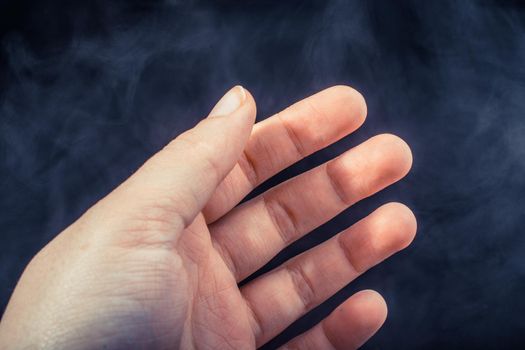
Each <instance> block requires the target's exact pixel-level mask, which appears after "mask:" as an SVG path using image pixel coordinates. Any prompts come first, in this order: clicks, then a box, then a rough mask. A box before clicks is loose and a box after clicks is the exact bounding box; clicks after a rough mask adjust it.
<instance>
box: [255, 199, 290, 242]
mask: <svg viewBox="0 0 525 350" xmlns="http://www.w3.org/2000/svg"><path fill="white" fill-rule="evenodd" d="M262 199H263V203H264V206H265V208H266V211H267V212H268V215H269V216H270V218H271V220H272V222H273V225H274V226H275V228H276V229H277V232H278V233H279V235H280V236H281V240H282V241H283V243H284V245H285V246H287V245H288V244H290V243H291V242H293V241H295V239H296V238H297V236H298V234H299V229H298V225H297V221H296V219H295V215H294V214H293V212H292V211H291V209H290V208H289V207H288V206H287V205H285V204H283V203H281V202H280V201H279V200H277V199H274V200H271V199H267V198H266V196H265V195H263V196H262Z"/></svg>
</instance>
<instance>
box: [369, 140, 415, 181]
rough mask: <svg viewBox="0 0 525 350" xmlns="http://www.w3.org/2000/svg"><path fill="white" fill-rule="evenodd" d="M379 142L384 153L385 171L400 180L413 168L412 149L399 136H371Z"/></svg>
mask: <svg viewBox="0 0 525 350" xmlns="http://www.w3.org/2000/svg"><path fill="white" fill-rule="evenodd" d="M371 141H372V142H375V143H378V144H379V145H380V146H379V147H380V149H381V150H383V151H384V152H385V153H384V155H383V156H384V160H385V161H384V162H383V169H382V171H383V173H384V174H385V175H387V176H389V177H390V178H392V179H395V180H399V179H402V178H403V177H404V176H406V175H407V174H408V172H409V171H410V169H411V168H412V162H413V158H412V150H411V149H410V146H409V145H408V144H407V143H406V142H405V141H404V140H403V139H402V138H400V137H399V136H396V135H393V134H381V135H377V136H374V137H372V138H371Z"/></svg>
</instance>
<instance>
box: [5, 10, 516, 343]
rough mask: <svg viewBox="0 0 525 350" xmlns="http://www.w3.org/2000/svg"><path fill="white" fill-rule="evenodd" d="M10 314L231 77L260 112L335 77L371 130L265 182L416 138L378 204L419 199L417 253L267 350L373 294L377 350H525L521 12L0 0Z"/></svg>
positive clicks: (329, 229)
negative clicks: (60, 243) (353, 95)
mask: <svg viewBox="0 0 525 350" xmlns="http://www.w3.org/2000/svg"><path fill="white" fill-rule="evenodd" d="M0 4H1V5H0V45H1V46H0V48H1V51H0V232H1V233H0V234H1V247H0V278H1V291H0V308H1V309H3V308H4V307H5V305H6V303H7V301H8V298H9V295H10V294H11V292H12V290H13V288H14V286H15V283H16V280H17V278H18V277H19V275H20V274H21V272H22V270H23V267H24V266H25V264H27V262H28V261H29V259H30V258H31V257H32V256H33V255H34V254H35V253H36V252H37V251H38V250H39V249H40V248H41V247H42V246H43V245H44V244H46V243H47V242H48V241H49V240H51V239H52V238H53V237H54V236H55V235H56V234H57V233H58V232H60V231H61V230H62V229H63V228H64V227H66V226H67V225H69V224H70V223H71V222H72V221H74V220H75V218H77V217H78V216H79V215H81V213H82V212H83V211H85V210H86V209H87V208H88V207H89V206H91V205H92V204H93V203H94V202H95V201H96V200H97V199H99V198H101V197H102V196H104V195H105V194H107V193H108V192H109V191H110V190H111V189H112V188H113V187H114V186H116V185H117V184H119V183H120V182H121V181H123V180H124V179H125V178H126V177H127V176H129V174H130V173H131V172H132V171H133V170H135V169H136V168H137V167H138V166H139V165H140V164H141V163H142V162H143V161H144V160H145V159H147V158H148V156H150V155H151V154H152V153H153V152H155V151H156V150H158V149H160V148H161V147H162V146H163V145H164V144H166V143H167V142H168V141H169V140H170V139H172V138H173V137H174V136H176V135H177V134H179V133H180V132H181V131H183V130H185V129H187V128H189V127H191V126H192V125H194V124H195V123H196V122H197V121H198V120H199V119H200V118H202V117H203V116H204V115H206V113H207V112H208V111H209V110H210V108H211V107H212V105H213V104H214V103H215V101H216V100H217V99H218V98H219V97H220V96H221V95H222V93H223V92H225V91H226V90H227V89H228V88H229V87H231V86H233V85H234V84H238V83H240V84H242V85H243V86H245V87H246V88H248V89H249V90H250V91H251V92H252V93H253V95H254V97H255V99H256V101H257V103H258V119H259V120H260V119H263V118H265V117H267V116H269V115H271V114H272V113H275V112H277V111H278V110H280V109H281V108H283V107H285V106H287V105H288V104H290V103H291V102H293V101H295V100H298V99H300V98H303V97H305V96H307V95H309V94H311V93H314V92H315V91H317V90H320V89H322V88H325V87H328V86H330V85H334V84H348V85H352V86H354V87H355V88H357V89H358V90H360V91H361V92H362V93H363V94H364V95H365V97H366V99H367V102H368V111H369V117H368V119H367V122H366V123H365V126H364V127H363V128H362V129H360V130H359V131H358V132H357V133H355V134H354V135H352V136H350V137H349V138H347V139H345V140H343V141H341V142H339V143H337V144H336V145H334V146H332V147H330V148H328V149H326V150H323V151H321V152H318V153H317V154H315V155H313V156H311V157H309V158H308V159H306V160H304V161H302V162H300V163H299V164H298V165H296V166H294V167H293V168H291V169H288V170H287V171H285V172H283V173H282V174H280V175H279V176H278V177H277V178H276V179H273V180H271V181H269V183H268V184H266V185H265V186H263V188H267V187H268V186H270V185H272V184H274V183H276V182H278V181H279V180H281V179H283V178H287V177H289V176H292V175H295V174H298V173H299V172H301V171H303V170H305V169H308V168H310V167H312V166H314V165H316V164H320V163H321V162H322V161H323V160H326V159H327V158H329V157H333V156H335V155H337V154H339V153H341V152H343V151H344V150H346V149H347V148H348V147H351V146H353V145H356V144H358V143H359V142H362V141H363V140H365V139H366V138H368V137H370V136H372V135H374V134H377V133H382V132H392V133H395V134H397V135H399V136H401V137H403V138H404V139H405V140H407V142H408V143H409V144H410V145H411V146H412V150H413V153H414V167H413V170H412V172H411V174H410V175H409V176H408V177H407V178H406V179H405V180H403V181H402V182H401V183H399V184H396V185H395V186H393V187H392V188H390V189H388V190H387V191H384V192H382V193H380V194H378V195H376V196H374V197H372V198H369V199H367V200H365V201H363V202H361V203H359V204H358V205H357V206H355V207H354V208H351V209H349V210H347V211H345V212H344V213H343V214H341V215H340V216H339V217H337V218H336V219H334V220H332V221H331V222H329V223H328V224H326V225H324V226H323V227H321V228H320V229H318V230H316V231H315V232H314V233H312V234H311V235H309V236H308V237H306V238H304V239H303V240H301V241H299V242H298V243H297V244H295V245H293V246H292V247H291V248H290V249H289V250H287V251H286V252H284V253H283V254H281V255H279V256H278V257H277V258H276V259H275V260H274V261H273V263H272V264H271V265H272V266H274V265H275V264H277V263H279V262H280V261H283V260H284V259H286V258H288V257H290V256H291V255H293V254H296V253H297V252H300V251H302V250H304V249H306V248H307V247H310V246H312V245H314V244H316V243H318V242H320V241H322V240H325V239H327V238H329V237H330V236H331V235H333V234H335V233H336V232H338V231H339V230H341V229H343V228H345V227H347V226H348V225H350V224H351V223H353V222H355V221H356V220H358V219H359V218H361V217H363V216H364V215H366V214H367V213H369V212H371V211H372V210H373V209H374V208H375V207H377V206H379V205H380V204H383V203H385V202H387V201H392V200H396V201H401V202H404V203H406V204H408V205H409V206H410V207H411V208H413V210H414V212H415V213H416V216H417V217H418V222H419V233H418V236H417V238H416V240H415V242H414V243H413V245H412V246H411V247H410V248H408V249H407V250H406V251H404V252H402V253H399V254H397V255H396V256H394V257H393V258H392V259H390V260H388V261H387V262H386V263H384V264H382V265H380V266H378V267H376V268H374V269H372V270H371V271H369V272H368V273H367V274H366V275H365V276H363V277H361V278H359V279H358V280H357V281H355V282H354V283H352V284H351V285H349V286H348V287H346V288H345V289H344V290H343V291H341V292H340V293H339V294H337V295H336V296H335V297H334V298H332V299H331V300H329V302H327V303H326V304H325V305H323V306H321V307H320V308H318V309H316V310H315V311H314V312H313V313H312V314H311V315H309V316H307V317H305V318H304V319H302V320H300V321H299V322H298V323H296V324H295V325H293V326H292V327H291V328H290V329H289V330H287V331H286V332H285V333H284V334H283V335H281V336H280V337H278V338H277V339H276V340H274V341H273V342H271V343H270V344H268V348H273V347H275V346H276V345H279V344H281V343H282V342H283V341H285V340H286V339H288V338H289V337H291V336H293V335H295V334H297V333H298V332H300V331H302V330H304V329H306V328H307V327H309V326H310V325H311V324H313V323H315V322H317V321H318V320H320V319H321V318H322V317H324V316H325V315H327V314H328V313H329V312H330V310H331V309H332V308H333V307H335V306H336V305H337V304H338V303H339V302H341V301H342V300H344V299H345V298H347V297H348V296H350V295H351V294H352V293H354V292H356V291H358V290H360V289H364V288H373V289H376V290H378V291H379V292H381V293H382V294H383V295H384V297H385V299H386V300H387V302H388V305H389V317H388V320H387V322H386V324H385V326H384V327H383V328H382V329H381V330H380V331H379V332H378V334H377V335H376V336H375V337H374V338H373V339H372V340H371V341H370V342H369V343H368V344H367V345H366V346H365V348H366V349H421V348H425V349H428V348H448V349H451V348H454V349H465V348H500V349H501V348H520V347H522V346H520V343H523V342H524V340H525V333H524V331H525V322H524V316H523V315H524V313H525V301H524V298H523V294H524V292H525V256H524V253H525V232H524V230H523V228H522V227H523V226H522V223H524V222H525V205H524V204H523V197H524V196H525V176H524V170H525V64H524V62H525V3H524V2H520V1H466V0H465V1H447V0H443V1H416V0H414V1H389V0H384V1H345V0H331V1H319V2H314V1H281V2H269V1H238V2H236V1H216V2H209V3H208V2H196V1H189V2H183V1H177V0H172V1H149V2H138V1H127V2H123V1H113V2H111V1H102V0H100V1H89V2H80V1H65V0H64V1H58V0H57V1H50V0H43V1H7V2H6V1H4V2H0Z"/></svg>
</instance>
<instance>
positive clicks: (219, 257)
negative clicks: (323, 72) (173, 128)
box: [0, 86, 416, 349]
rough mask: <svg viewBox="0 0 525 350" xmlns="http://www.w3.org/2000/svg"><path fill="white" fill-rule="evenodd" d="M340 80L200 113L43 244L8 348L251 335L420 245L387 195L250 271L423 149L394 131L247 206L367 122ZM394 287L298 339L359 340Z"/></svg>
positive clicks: (7, 319) (4, 338)
mask: <svg viewBox="0 0 525 350" xmlns="http://www.w3.org/2000/svg"><path fill="white" fill-rule="evenodd" d="M365 114H366V105H365V102H364V100H363V98H362V96H361V95H360V94H359V93H357V92H356V91H355V90H353V89H351V88H349V87H344V86H337V87H332V88H329V89H327V90H324V91H322V92H320V93H318V94H316V95H313V96H311V97H309V98H307V99H305V100H303V101H300V102H298V103H296V104H294V105H292V106H291V107H289V108H287V109H285V110H284V111H282V112H280V113H278V114H277V115H275V116H273V117H271V118H269V119H266V120H264V121H262V122H260V123H257V124H256V125H255V126H254V125H253V123H254V120H255V102H254V100H253V98H252V96H251V95H250V94H249V93H248V92H247V91H246V90H244V89H243V88H241V87H235V88H233V89H231V90H230V91H229V92H228V93H227V94H226V95H225V96H224V97H223V98H222V99H221V100H220V101H219V103H218V104H217V105H216V106H215V108H214V109H213V110H212V111H211V113H210V116H209V117H208V118H206V119H205V120H203V121H202V122H201V123H199V124H198V125H197V126H196V127H195V128H193V129H191V130H189V131H187V132H185V133H183V134H181V135H180V136H179V137H177V138H176V139H175V140H174V141H172V142H171V143H170V144H168V145H167V146H166V147H165V148H164V149H163V150H161V151H160V152H159V153H157V154H156V155H154V156H153V157H152V158H151V159H149V160H148V161H147V162H146V163H145V164H144V165H143V166H142V167H141V168H140V169H139V170H138V171H137V172H136V173H135V174H134V175H132V176H131V177H130V178H129V179H128V180H127V181H125V182H124V183H123V184H122V185H120V186H119V187H118V188H116V189H115V190H114V191H113V192H112V193H110V194H109V195H108V196H107V197H105V198H104V199H102V200H101V201H100V202H98V203H97V204H96V205H95V206H93V207H92V208H91V209H89V210H88V211H87V212H86V213H85V214H84V215H83V216H82V217H81V218H80V219H78V221H76V222H75V223H73V224H72V225H71V226H70V227H68V228H67V229H66V230H65V231H64V232H62V233H61V234H59V235H58V236H57V237H56V238H55V239H54V240H53V241H52V242H51V243H49V244H48V245H47V246H46V247H45V248H44V249H42V250H41V251H40V252H39V253H38V254H37V255H36V256H35V257H34V258H33V260H32V261H31V263H30V264H29V265H28V267H27V268H26V270H25V272H24V273H23V275H22V277H21V279H20V281H19V283H18V285H17V287H16V289H15V292H14V294H13V296H12V298H11V300H10V303H9V305H8V307H7V310H6V312H5V314H4V316H3V319H2V322H1V324H0V348H12V347H13V348H26V347H30V348H41V349H48V348H49V349H63V348H74V349H82V348H85V349H94V348H96V349H98V348H105V349H113V348H125V349H129V348H147V349H151V348H162V349H164V348H166V349H168V348H183V349H192V348H198V349H252V348H254V347H258V346H261V345H263V344H264V343H266V342H267V341H268V340H270V339H272V337H274V336H276V335H277V334H279V333H280V332H281V331H282V330H284V329H285V328H286V327H287V326H289V325H290V324H291V323H292V322H294V321H295V320H296V319H297V318H299V317H301V316H302V315H304V314H305V313H306V312H308V311H309V310H311V309H312V308H313V307H315V306H316V305H319V304H320V303H322V302H323V301H324V300H325V299H327V298H328V297H330V296H331V295H332V294H334V293H335V292H337V291H338V290H340V289H341V288H342V287H344V286H345V285H346V284H348V283H349V282H350V281H352V280H353V279H354V278H356V277H357V276H358V275H360V274H361V273H363V272H364V271H366V270H367V269H368V268H370V267H371V266H373V265H375V264H377V263H379V262H380V261H382V260H383V259H385V258H387V257H388V256H390V255H391V254H393V253H395V252H397V251H398V250H400V249H402V248H404V247H406V246H407V245H408V244H409V243H410V242H411V241H412V239H413V237H414V234H415V231H416V221H415V218H414V216H413V214H412V212H411V211H410V210H409V209H408V208H406V207H405V206H403V205H401V204H396V203H391V204H386V205H384V206H382V207H380V208H379V209H377V210H376V211H374V212H373V213H372V214H370V215H369V216H368V217H366V218H364V219H362V220H361V221H359V222H358V223H356V224H355V225H353V226H352V227H350V228H348V229H346V230H345V231H343V232H341V233H339V234H338V235H336V236H334V237H333V238H330V239H329V240H327V241H326V242H324V243H323V244H321V245H319V246H317V247H315V248H313V249H311V250H309V251H306V252H305V253H303V254H301V255H299V256H297V257H295V258H293V259H291V260H289V261H287V262H286V263H284V264H283V265H282V266H280V267H279V268H277V269H275V270H273V271H270V272H268V273H266V274H264V275H262V276H260V277H258V278H256V279H255V280H253V281H251V282H250V283H248V284H246V285H244V286H242V287H239V285H238V283H239V282H240V281H241V280H243V279H244V278H246V277H247V276H249V275H250V274H252V273H253V272H255V271H256V270H257V269H259V268H260V267H262V266H263V265H264V264H265V263H266V262H268V261H269V260H270V259H271V258H272V257H273V256H275V255H276V254H277V253H278V252H279V251H280V250H282V249H283V248H285V247H286V246H287V245H288V244H290V243H291V242H293V241H295V240H297V239H298V238H300V237H302V236H304V235H305V234H307V233H308V232H310V231H311V230H313V229H314V228H316V227H318V226H319V225H321V224H323V223H324V222H326V221H328V220H329V219H331V218H332V217H334V216H335V215H337V214H338V213H340V212H341V211H342V210H344V209H346V208H347V207H348V206H350V205H352V204H354V203H356V202H357V201H359V200H360V199H362V198H365V197H367V196H370V195H372V194H374V193H375V192H377V191H379V190H381V189H382V188H384V187H386V186H388V185H390V184H392V183H393V182H395V181H397V180H399V179H400V178H402V177H403V176H404V175H405V174H406V173H407V172H408V170H409V168H410V166H411V163H412V156H411V153H410V149H409V148H408V146H407V145H406V144H405V143H404V142H403V141H402V140H401V139H399V138H398V137H396V136H392V135H380V136H376V137H373V138H371V139H369V140H368V141H366V142H364V143H362V144H361V145H359V146H357V147H355V148H353V149H350V150H349V151H347V152H346V153H344V154H343V155H341V156H339V157H337V158H336V159H333V160H331V161H329V162H327V163H325V164H323V165H321V166H319V167H317V168H314V169H312V170H310V171H308V172H306V173H304V174H301V175H299V176H297V177H295V178H293V179H291V180H289V181H286V182H284V183H282V184H280V185H278V186H276V187H274V188H272V189H270V190H269V191H267V192H266V193H264V194H262V195H260V196H258V197H256V198H254V199H252V200H250V201H247V202H245V203H243V204H241V205H239V206H236V205H237V204H238V203H239V202H240V201H241V200H242V199H243V197H245V196H246V195H247V194H248V193H249V192H250V191H251V190H252V189H253V188H254V187H255V186H257V185H258V184H260V183H261V182H263V181H265V180H266V179H268V178H269V177H271V176H272V175H274V174H276V173H277V172H279V171H280V170H281V169H283V168H286V167H287V166H289V165H291V164H293V163H294V162H296V161H298V160H300V159H301V158H303V157H305V156H307V155H309V154H311V153H313V152H315V151H317V150H319V149H321V148H323V147H326V146H327V145H329V144H331V143H333V142H335V141H336V140H338V139H340V138H342V137H344V136H346V135H347V134H349V133H351V132H352V131H354V130H355V129H357V128H358V127H359V126H360V125H361V124H362V123H363V121H364V119H365ZM386 313H387V310H386V305H385V302H384V301H383V299H382V298H381V296H380V295H379V294H377V293H376V292H372V291H363V292H360V293H357V294H355V295H354V296H352V297H350V298H349V299H348V300H347V301H346V302H344V303H343V304H342V305H341V306H339V307H338V308H337V309H336V310H335V311H334V312H333V313H332V314H331V315H329V316H328V317H327V318H326V319H325V320H323V321H322V322H321V323H320V324H318V325H317V326H315V327H314V328H312V329H311V330H309V331H308V332H306V333H305V334H302V335H300V336H299V337H297V338H295V339H293V340H292V341H291V342H290V343H288V344H287V345H286V346H285V347H288V348H301V349H331V348H336V349H352V348H357V347H359V346H360V345H362V344H363V343H364V342H365V341H366V340H367V339H368V338H369V337H370V336H372V335H373V334H374V333H375V332H376V331H377V329H378V328H379V327H380V326H381V325H382V323H383V322H384V320H385V318H386Z"/></svg>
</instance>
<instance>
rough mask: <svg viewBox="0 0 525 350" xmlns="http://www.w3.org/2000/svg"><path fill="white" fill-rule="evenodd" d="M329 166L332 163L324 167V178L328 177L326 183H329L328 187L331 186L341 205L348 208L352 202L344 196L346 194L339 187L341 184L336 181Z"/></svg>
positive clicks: (341, 187)
mask: <svg viewBox="0 0 525 350" xmlns="http://www.w3.org/2000/svg"><path fill="white" fill-rule="evenodd" d="M333 161H337V159H335V160H333ZM330 164H333V163H328V164H326V165H325V167H324V168H325V172H326V176H327V177H328V181H330V185H331V186H332V189H333V191H334V193H335V194H336V196H337V198H338V199H339V201H340V202H341V203H343V204H344V205H345V206H349V205H351V204H352V201H351V200H350V198H348V196H347V195H346V192H345V191H344V189H343V186H342V185H341V182H340V181H338V180H337V178H336V176H335V175H334V173H333V171H332V170H331V168H332V167H331V166H330Z"/></svg>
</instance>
